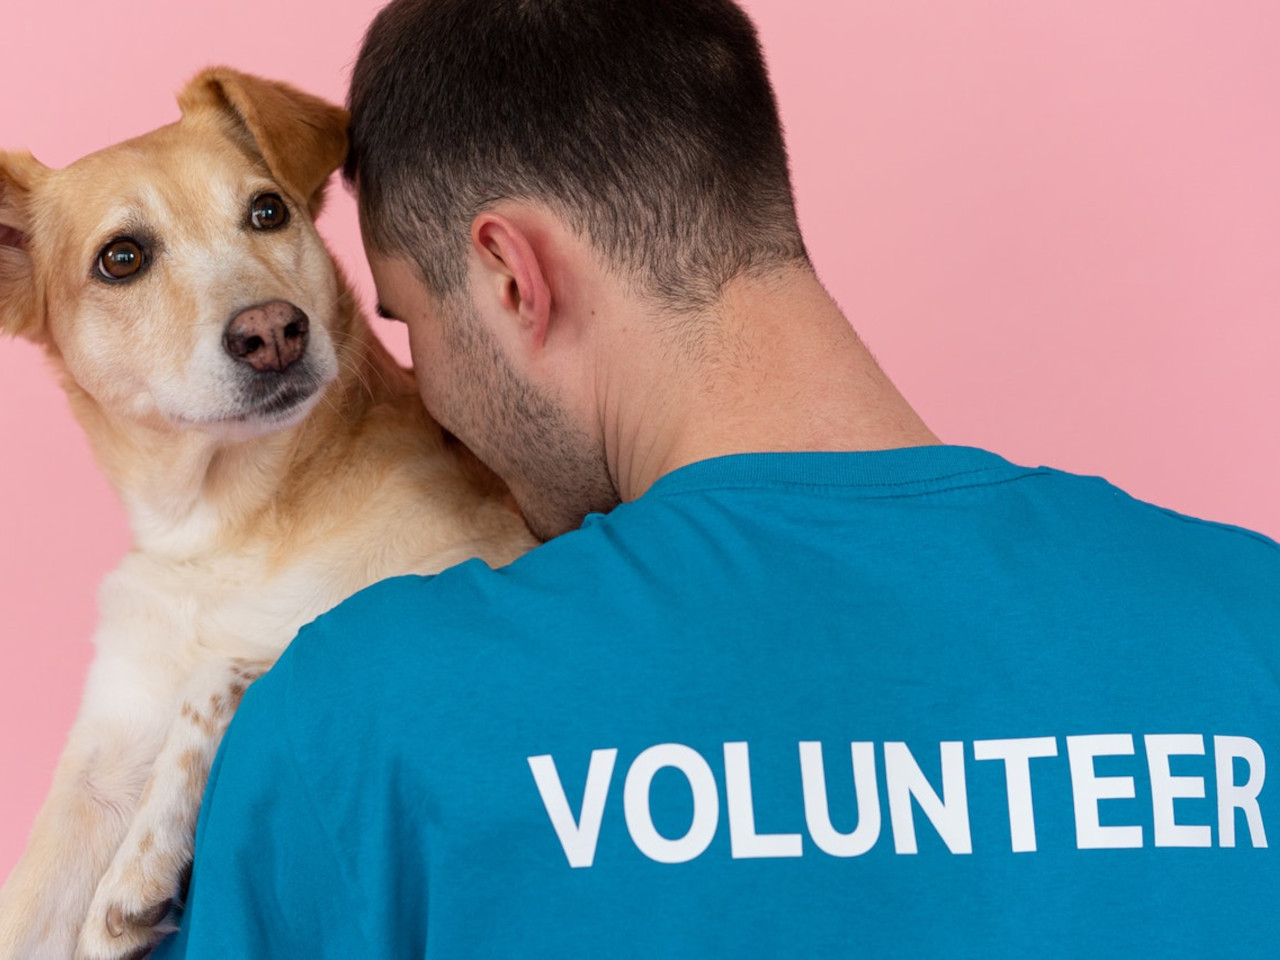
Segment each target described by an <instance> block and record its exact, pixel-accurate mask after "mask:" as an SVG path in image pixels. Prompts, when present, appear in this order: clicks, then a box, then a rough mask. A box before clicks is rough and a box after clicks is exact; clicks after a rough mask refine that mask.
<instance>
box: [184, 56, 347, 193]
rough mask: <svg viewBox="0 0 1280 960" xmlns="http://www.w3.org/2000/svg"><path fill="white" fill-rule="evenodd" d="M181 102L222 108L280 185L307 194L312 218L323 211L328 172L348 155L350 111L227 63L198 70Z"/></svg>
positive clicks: (189, 107) (190, 108)
mask: <svg viewBox="0 0 1280 960" xmlns="http://www.w3.org/2000/svg"><path fill="white" fill-rule="evenodd" d="M178 106H179V107H181V108H182V113H183V116H186V115H188V114H191V113H194V112H197V111H199V110H214V111H218V112H220V113H221V114H222V116H223V117H224V118H225V119H226V120H227V121H229V124H228V127H227V129H228V131H229V132H230V133H231V134H232V135H233V136H234V137H236V139H238V140H239V141H240V142H241V143H242V145H243V146H244V147H245V148H246V149H247V150H248V151H249V152H250V153H252V154H255V155H256V156H259V157H261V158H262V160H263V161H264V162H265V163H266V165H267V167H268V168H269V169H270V170H271V173H272V175H273V176H274V177H275V178H276V179H277V180H279V181H280V183H281V185H282V186H284V187H285V188H286V189H288V190H290V191H292V192H293V193H294V195H295V196H298V197H301V198H303V199H304V200H306V202H307V205H308V207H309V208H310V210H311V216H312V218H314V217H315V216H316V215H317V214H319V212H320V208H321V206H322V205H323V204H324V188H325V184H326V183H327V182H328V179H329V174H331V173H333V171H334V170H336V169H337V168H338V166H339V165H340V164H341V163H342V161H343V160H345V159H346V156H347V111H345V110H343V109H342V108H341V107H336V106H334V105H333V104H331V103H327V102H326V101H324V100H321V99H320V98H319V97H313V96H311V94H309V93H303V92H302V91H301V90H296V89H294V88H293V87H291V86H289V85H288V84H286V83H279V82H277V81H274V80H263V79H261V78H260V77H253V76H250V75H248V74H245V73H240V72H239V71H237V70H232V69H230V68H229V67H211V68H209V69H208V70H204V71H202V72H201V73H199V74H197V75H196V77H195V78H194V79H193V80H192V81H191V82H190V83H188V84H187V86H186V88H185V89H184V90H183V91H182V92H181V93H180V94H178Z"/></svg>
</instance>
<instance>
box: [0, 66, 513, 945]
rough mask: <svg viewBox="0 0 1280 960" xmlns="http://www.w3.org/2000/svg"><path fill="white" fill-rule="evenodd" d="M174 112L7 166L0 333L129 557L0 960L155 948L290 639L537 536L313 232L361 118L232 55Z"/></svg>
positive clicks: (2, 931)
mask: <svg viewBox="0 0 1280 960" xmlns="http://www.w3.org/2000/svg"><path fill="white" fill-rule="evenodd" d="M178 103H179V106H180V108H181V119H180V120H179V121H177V122H176V123H173V124H171V125H169V126H166V127H162V128H161V129H159V130H156V131H153V132H151V133H149V134H146V135H144V136H142V137H139V138H137V139H134V140H130V141H127V142H125V143H122V144H118V145H116V146H113V147H109V148H107V149H105V150H102V151H100V152H98V153H94V154H91V155H90V156H88V157H85V158H83V159H81V160H79V161H77V162H76V163H74V164H72V165H70V166H69V167H67V168H65V169H63V170H52V169H49V168H46V167H44V166H43V165H41V164H40V163H39V162H38V161H36V160H35V159H34V158H33V157H32V156H31V155H30V154H27V153H5V154H0V332H3V333H5V334H8V335H11V336H17V337H23V338H26V339H28V340H31V341H34V342H36V343H38V344H40V345H42V346H43V347H44V348H45V350H46V351H47V353H48V355H49V357H50V358H51V360H52V363H53V365H54V366H55V368H56V370H57V371H58V372H59V373H60V375H61V378H62V382H63V384H64V386H65V389H66V392H67V394H68V397H69V399H70V403H71V407H72V410H73V412H74V414H75V416H76V417H77V419H78V420H79V422H80V423H81V425H82V426H83V428H84V430H85V431H86V433H87V435H88V437H89V439H90V442H91V445H92V448H93V451H94V454H95V457H96V459H97V461H98V463H99V464H100V466H101V468H102V469H103V471H104V472H105V474H106V476H107V477H108V478H109V479H110V481H111V482H112V484H113V485H114V487H115V488H116V490H117V491H118V493H119V495H120V498H121V500H122V501H123V503H124V506H125V509H126V511H127V514H128V518H129V522H130V527H131V531H132V534H133V538H134V544H135V545H134V549H133V550H132V551H131V552H130V553H129V554H128V555H127V557H126V558H125V559H124V561H123V562H122V563H121V565H120V566H119V568H117V569H116V570H115V571H114V572H113V573H111V574H110V575H109V576H108V578H107V579H106V581H105V582H104V584H103V586H102V591H101V595H100V609H101V621H100V624H99V626H98V629H97V632H96V634H95V637H94V643H95V646H96V651H95V656H94V660H93V663H92V666H91V668H90V672H89V676H88V679H87V681H86V688H85V692H84V697H83V701H82V703H81V707H80V712H79V715H78V717H77V719H76V721H75V724H74V726H73V729H72V731H71V734H70V738H69V741H68V743H67V745H66V748H65V750H64V752H63V754H62V756H61V759H60V761H59V764H58V767H57V771H56V773H55V776H54V782H53V786H52V790H51V792H50V794H49V796H48V799H47V800H46V802H45V804H44V805H43V807H42V809H41V811H40V813H39V816H38V818H37V820H36V823H35V826H34V828H33V830H32V833H31V836H30V840H29V843H28V846H27V848H26V851H25V853H24V854H23V856H22V858H21V860H20V861H19V862H18V864H17V866H16V867H15V868H14V870H13V872H12V873H11V875H10V876H9V878H8V880H7V882H6V883H5V885H4V888H3V890H2V891H0V957H3V958H6V960H34V958H42V960H43V958H50V960H66V958H68V957H72V956H75V957H78V958H82V960H106V958H123V957H133V956H141V955H144V954H145V953H146V952H147V950H148V949H149V948H150V947H151V946H153V945H154V944H155V943H156V942H157V941H158V940H159V939H160V938H161V937H162V936H163V935H164V934H165V933H166V932H167V931H168V930H171V929H172V923H171V922H170V917H171V913H170V908H171V904H172V903H173V902H174V901H175V899H176V898H178V897H179V896H180V895H181V889H182V885H183V883H184V876H185V874H186V871H187V870H188V869H189V865H190V861H191V856H192V845H193V837H194V830H195V822H196V815H197V813H198V808H199V803H200V798H201V795H202V792H203V788H204V784H205V782H206V780H207V777H208V771H209V767H210V764H211V762H212V760H213V756H214V753H215V752H216V750H217V747H218V743H219V741H220V739H221V736H222V733H223V731H224V729H225V728H226V725H227V723H228V722H229V720H230V717H231V715H232V712H233V711H234V709H235V707H236V705H237V704H238V702H239V700H240V698H241V696H242V695H243V693H244V691H245V688H246V687H247V686H248V685H249V684H250V683H251V682H252V681H253V680H254V679H255V678H256V677H257V676H259V675H260V674H261V673H263V672H264V671H265V670H267V669H268V668H269V667H270V665H271V664H272V663H273V662H274V661H275V660H276V658H277V657H278V656H279V654H280V653H281V651H282V650H283V649H284V648H285V646H286V645H287V644H288V643H289V641H290V640H291V639H292V638H293V636H294V634H295V633H296V632H297V630H298V629H299V628H300V627H301V626H303V625H304V624H306V623H307V622H308V621H310V620H312V619H314V618H315V617H316V616H318V615H319V614H321V613H323V612H324V611H326V610H328V609H330V608H331V607H333V606H335V605H336V604H337V603H339V602H340V601H341V600H343V599H344V598H345V597H347V596H349V595H350V594H352V593H355V592H356V591H358V590H360V589H361V588H363V587H365V586H367V585H369V584H371V583H373V582H375V581H377V580H380V579H382V578H385V577H387V576H391V575H396V574H406V573H434V572H438V571H440V570H442V569H444V568H445V567H448V566H450V565H452V564H454V563H457V562H460V561H462V560H464V559H468V558H472V557H479V558H482V559H483V560H484V561H486V562H488V563H489V564H491V565H501V564H505V563H508V562H510V561H512V560H514V559H515V558H516V557H518V556H519V555H521V554H522V553H524V552H525V551H526V550H528V549H529V548H530V547H532V546H534V544H535V540H534V538H533V537H532V536H531V534H530V533H529V531H528V529H527V528H526V527H525V525H524V523H523V521H522V519H521V517H520V515H519V512H518V510H517V508H516V507H515V504H514V501H513V500H512V498H511V497H510V495H509V493H508V492H507V491H506V489H505V487H504V486H503V484H502V483H501V481H500V480H498V479H497V478H496V477H495V476H494V475H493V474H492V473H490V472H489V471H488V470H487V468H485V467H484V465H483V464H481V463H480V462H479V461H478V460H476V458H475V457H474V456H473V455H472V454H470V452H469V451H467V450H466V449H465V448H464V447H463V446H462V445H461V444H460V443H459V442H458V441H456V440H455V439H453V438H451V437H449V436H448V435H447V434H445V433H444V432H443V431H442V429H441V428H440V427H439V426H438V425H437V424H435V423H434V422H433V421H432V420H431V419H430V418H429V416H428V415H427V413H426V412H425V410H424V409H423V407H422V404H421V402H420V400H419V399H418V395H417V391H416V388H415V384H414V380H413V375H412V373H411V372H409V371H406V370H404V369H402V368H401V367H399V366H398V365H397V364H396V363H395V362H394V360H393V359H392V358H391V357H390V355H389V354H388V353H387V352H386V351H385V349H384V348H383V347H382V346H381V344H380V343H379V341H378V340H377V339H376V338H375V336H374V334H373V333H372V331H371V329H370V327H369V325H368V323H367V321H366V320H365V319H364V318H363V316H362V315H361V313H360V312H359V310H358V308H357V306H356V303H355V300H354V298H353V296H352V294H351V293H350V291H349V290H348V288H347V286H346V284H345V282H344V280H343V278H342V275H341V273H340V272H339V270H338V269H337V267H336V266H335V264H334V262H333V261H332V259H331V257H330V256H329V254H328V252H327V251H326V249H325V247H324V244H323V242H322V241H321V239H320V237H319V235H318V234H317V233H316V230H315V226H314V220H315V217H316V215H317V214H318V212H319V210H320V207H321V204H322V202H323V198H324V190H325V184H326V182H327V181H328V179H329V177H330V174H331V173H332V172H333V171H334V170H335V169H336V168H337V167H338V165H339V164H340V163H341V162H342V160H343V159H344V157H345V154H346V148H347V141H346V124H347V116H346V113H345V112H344V111H343V110H341V109H340V108H338V107H335V106H332V105H330V104H328V103H326V102H324V101H323V100H320V99H317V98H315V97H312V96H310V95H308V94H305V93H303V92H301V91H299V90H296V89H294V88H292V87H290V86H288V85H286V84H282V83H277V82H272V81H267V80H263V79H259V78H256V77H252V76H249V75H246V74H242V73H238V72H236V71H234V70H230V69H226V68H212V69H209V70H206V71H204V72H202V73H200V74H199V75H197V76H196V77H195V78H194V79H193V80H192V81H191V82H190V83H189V84H188V85H187V86H186V88H185V89H184V90H183V91H182V92H181V93H180V94H179V96H178ZM424 633H429V626H427V625H424ZM424 642H430V640H429V636H424Z"/></svg>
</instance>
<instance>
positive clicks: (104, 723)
mask: <svg viewBox="0 0 1280 960" xmlns="http://www.w3.org/2000/svg"><path fill="white" fill-rule="evenodd" d="M163 688H164V678H163V677H162V676H161V675H159V671H156V672H149V671H148V670H147V669H145V668H139V667H138V666H136V665H135V664H133V663H130V662H128V661H125V660H121V659H119V658H114V657H110V656H107V657H103V656H100V657H99V658H98V659H97V660H95V661H94V664H93V667H92V669H91V670H90V674H89V679H88V684H87V687H86V694H85V700H84V703H83V706H82V707H81V711H80V715H79V716H78V718H77V719H76V722H75V725H74V726H73V727H72V731H71V735H70V738H69V740H68V742H67V745H66V747H65V748H64V750H63V753H62V757H61V759H60V761H59V763H58V768H57V771H56V773H55V774H54V781H53V788H52V790H51V791H50V793H49V796H48V798H47V799H46V800H45V803H44V806H43V807H42V808H41V810H40V814H39V816H38V817H37V818H36V822H35V826H34V828H33V829H32V832H31V836H30V839H29V841H28V843H27V848H26V851H25V852H24V854H23V856H22V858H21V859H20V860H19V861H18V864H17V866H16V867H14V869H13V872H12V873H11V874H10V875H9V878H8V880H7V881H6V883H5V885H4V889H3V891H2V892H0V957H4V958H5V960H46V958H47V960H67V958H68V957H70V956H71V954H72V951H73V950H74V948H75V943H76V935H77V933H78V932H79V930H80V925H81V923H82V922H83V920H84V917H85V915H86V913H87V911H88V907H89V902H90V899H91V897H92V896H93V891H94V888H95V886H96V885H97V883H98V881H99V879H101V877H102V875H103V873H104V872H105V871H106V869H107V865H108V864H109V863H110V862H111V858H112V856H113V855H114V854H115V851H116V848H117V846H118V845H119V843H120V840H121V838H122V837H123V836H124V835H125V831H126V830H127V829H128V825H129V821H130V819H131V818H132V816H133V811H134V809H135V807H136V806H137V802H138V797H139V795H140V793H141V792H142V788H143V784H144V783H145V782H146V777H147V771H148V770H149V769H150V766H151V760H152V758H153V757H154V756H155V754H156V751H157V750H158V749H159V747H160V743H161V741H162V738H163V735H164V729H165V725H166V720H167V717H168V714H169V711H170V710H171V707H170V705H169V698H168V697H165V696H163V694H162V691H163Z"/></svg>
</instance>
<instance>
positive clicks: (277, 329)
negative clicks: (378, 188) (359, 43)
mask: <svg viewBox="0 0 1280 960" xmlns="http://www.w3.org/2000/svg"><path fill="white" fill-rule="evenodd" d="M178 102H179V105H180V107H181V109H182V119H181V120H179V121H178V122H177V123H174V124H171V125H169V126H167V127H163V128H161V129H159V130H156V131H154V132H152V133H149V134H146V135H145V136H142V137H139V138H137V139H135V140H130V141H127V142H125V143H122V144H119V145H117V146H113V147H109V148H107V149H105V150H102V151H100V152H98V153H94V154H91V155H90V156H87V157H85V158H84V159H82V160H79V161H77V162H76V163H73V164H72V165H70V166H69V167H67V168H65V169H63V170H51V169H49V168H47V167H44V166H43V165H41V164H40V163H39V162H37V161H36V160H35V159H34V158H33V157H32V156H31V155H30V154H23V153H8V154H4V153H0V332H3V333H7V334H11V335H17V336H22V337H26V338H28V339H31V340H34V341H37V342H40V343H43V344H45V345H46V346H47V347H49V349H50V350H51V352H52V353H53V354H54V355H55V356H56V357H58V358H60V360H61V362H62V363H63V364H64V365H65V367H66V370H67V373H68V374H69V376H70V379H71V381H73V383H74V385H75V387H76V388H78V389H79V390H81V391H83V392H84V393H86V394H88V396H89V397H91V398H92V399H93V401H95V402H96V403H97V404H98V405H99V406H101V407H102V408H103V409H104V410H105V411H107V412H108V414H109V415H111V416H117V417H119V416H123V417H127V418H129V419H132V420H136V421H140V422H143V423H147V424H150V425H153V426H158V427H162V428H168V427H176V428H180V429H185V428H192V427H195V428H199V429H204V430H208V431H210V432H213V433H215V434H221V435H231V436H245V435H252V434H254V433H259V432H264V431H268V430H273V429H277V428H279V427H282V426H285V425H288V424H291V423H295V422H297V421H298V420H300V419H301V418H302V417H303V416H305V415H306V413H307V411H308V410H309V409H310V408H311V406H312V405H314V403H315V402H316V401H317V400H318V398H319V396H320V394H321V392H322V390H323V388H324V386H325V385H326V384H327V383H328V382H329V381H331V380H332V379H333V378H334V377H335V376H336V375H337V370H338V361H337V351H336V350H335V339H338V338H341V336H342V331H341V330H339V329H337V324H339V323H340V322H341V311H340V310H339V303H338V301H339V287H338V281H337V278H336V275H335V272H334V268H333V265H332V262H331V261H330V259H329V256H328V253H327V252H326V250H325V248H324V245H323V244H322V242H321V240H320V237H319V235H318V234H317V233H316V230H315V226H314V223H313V220H314V217H315V214H316V213H317V212H318V211H319V208H320V204H321V202H322V200H323V194H324V186H325V183H326V181H327V179H328V177H329V174H330V173H332V172H333V170H334V169H335V168H336V167H337V166H338V165H339V164H340V163H341V162H342V160H343V157H344V155H345V153H346V146H347V141H346V123H347V117H346V113H345V112H344V111H343V110H341V109H339V108H337V107H334V106H332V105H330V104H328V103H325V102H324V101H322V100H319V99H316V98H315V97H311V96H309V95H307V94H304V93H302V92H300V91H297V90H294V89H293V88H291V87H288V86H286V85H284V84H280V83H273V82H269V81H265V80H260V79H257V78H255V77H250V76H246V75H244V74H240V73H237V72H235V71H233V70H228V69H223V68H215V69H211V70H206V71H204V72H203V73H201V74H200V75H199V76H197V77H196V78H195V79H194V80H193V81H192V82H191V83H190V84H189V85H188V86H187V87H186V89H185V90H183V91H182V93H181V94H180V95H179V97H178Z"/></svg>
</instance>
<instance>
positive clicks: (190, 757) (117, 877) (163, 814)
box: [76, 660, 270, 960]
mask: <svg viewBox="0 0 1280 960" xmlns="http://www.w3.org/2000/svg"><path fill="white" fill-rule="evenodd" d="M269 666H270V663H269V662H262V661H247V660H216V661H209V662H208V663H206V664H204V665H202V666H201V667H200V668H198V669H197V670H196V672H195V673H194V674H193V675H192V677H191V680H190V681H189V683H188V685H187V686H186V687H185V688H184V690H183V694H182V708H181V713H180V714H179V716H178V718H177V719H176V720H175V722H174V724H173V726H172V727H171V728H170V729H169V732H168V734H167V735H166V737H165V740H164V746H163V747H161V749H160V753H159V755H158V756H157V757H156V761H155V764H154V766H153V767H152V771H151V777H150V778H149V779H148V781H147V785H146V787H145V789H144V791H143V795H142V800H141V803H140V805H139V807H138V812H137V814H136V815H135V816H134V818H133V822H132V824H130V826H129V832H128V835H127V836H126V837H125V839H124V842H123V843H122V844H121V845H120V848H119V850H118V852H117V853H116V856H115V859H114V860H113V861H112V862H111V866H110V868H109V869H108V870H107V873H106V876H104V877H103V878H102V882H101V883H99V884H98V889H97V891H96V892H95V894H94V897H93V902H92V904H91V905H90V907H89V913H88V918H87V919H86V920H85V923H84V927H83V929H82V930H81V932H80V943H79V948H78V950H77V952H76V957H77V958H78V960H118V958H123V957H132V956H135V955H140V953H141V954H144V953H145V952H146V950H147V949H149V948H150V947H151V946H153V945H154V944H155V943H156V942H157V941H158V940H159V939H160V938H161V937H163V936H164V934H165V933H167V932H169V931H171V930H172V929H173V927H172V926H171V925H168V924H166V923H165V919H166V916H167V915H168V913H169V907H170V905H171V904H172V902H173V901H174V900H175V899H176V898H177V897H178V896H179V895H180V893H181V887H182V885H183V883H184V882H185V878H186V876H187V871H188V870H189V868H190V866H191V856H192V848H193V844H194V839H195V828H196V818H197V816H198V814H199V811H200V800H201V797H202V796H203V794H204V787H205V783H206V781H207V780H208V777H209V767H210V765H211V764H212V763H213V758H214V755H215V754H216V753H217V750H218V744H219V743H220V742H221V741H222V734H223V732H224V731H225V730H226V727H227V724H228V723H229V722H230V720H231V715H232V714H233V713H234V712H235V709H236V707H237V706H238V705H239V703H240V698H241V697H242V696H243V695H244V691H245V689H246V688H247V687H248V686H249V684H250V683H252V682H253V681H254V680H255V679H257V678H258V677H259V676H260V675H261V674H262V673H264V672H265V671H266V670H267V668H268V667H269Z"/></svg>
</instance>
